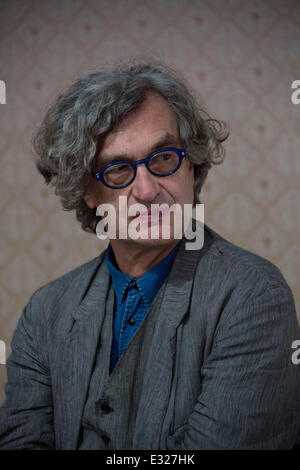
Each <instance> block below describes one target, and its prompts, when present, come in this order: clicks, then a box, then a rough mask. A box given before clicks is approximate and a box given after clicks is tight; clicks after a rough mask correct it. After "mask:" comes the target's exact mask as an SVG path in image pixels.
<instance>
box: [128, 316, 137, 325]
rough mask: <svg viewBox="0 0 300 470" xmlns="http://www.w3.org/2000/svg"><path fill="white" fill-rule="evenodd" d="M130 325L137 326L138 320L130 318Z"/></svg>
mask: <svg viewBox="0 0 300 470" xmlns="http://www.w3.org/2000/svg"><path fill="white" fill-rule="evenodd" d="M128 323H129V325H131V326H133V325H135V324H136V319H135V318H133V317H131V318H129V320H128Z"/></svg>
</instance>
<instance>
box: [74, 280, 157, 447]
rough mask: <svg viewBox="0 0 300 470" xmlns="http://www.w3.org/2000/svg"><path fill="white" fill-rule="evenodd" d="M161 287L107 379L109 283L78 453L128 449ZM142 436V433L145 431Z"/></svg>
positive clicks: (111, 298)
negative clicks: (81, 451)
mask: <svg viewBox="0 0 300 470" xmlns="http://www.w3.org/2000/svg"><path fill="white" fill-rule="evenodd" d="M163 291H164V286H163V287H162V288H161V289H160V291H159V293H158V294H157V296H156V299H155V301H154V303H153V304H152V307H151V308H150V309H149V311H148V313H147V315H146V317H145V319H144V321H143V322H142V324H141V325H140V327H139V329H138V330H137V332H136V334H135V335H134V337H133V338H132V340H131V341H130V343H129V344H128V346H127V348H126V349H125V351H124V353H123V355H122V356H121V358H120V360H119V361H118V363H117V364H116V366H115V368H114V370H113V372H112V373H111V375H109V364H110V354H111V343H112V329H113V328H112V325H113V307H114V290H113V285H112V283H110V286H109V293H108V298H107V302H106V313H105V318H104V322H103V326H102V329H101V332H100V339H99V346H100V345H101V347H99V349H98V353H97V357H96V363H95V366H94V370H93V373H92V376H91V381H90V385H89V391H88V397H87V401H86V404H85V407H84V412H83V419H82V427H81V432H80V439H79V449H85V450H87V449H90V450H92V449H94V450H104V449H132V448H133V430H134V429H135V425H134V424H135V420H136V415H137V413H138V409H139V402H140V398H141V393H142V389H143V377H144V373H143V372H144V370H145V368H146V364H147V358H148V353H149V347H146V345H148V346H149V345H150V344H151V341H149V339H150V338H151V336H152V335H153V332H154V326H155V323H156V316H157V313H158V312H159V308H153V307H156V306H158V307H159V304H160V303H161V300H162V297H163ZM145 432H146V430H145Z"/></svg>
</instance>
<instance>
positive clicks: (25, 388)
mask: <svg viewBox="0 0 300 470" xmlns="http://www.w3.org/2000/svg"><path fill="white" fill-rule="evenodd" d="M35 310H37V308H34V307H33V301H32V299H31V301H30V302H29V303H28V305H27V306H26V308H25V309H24V311H23V313H22V316H21V317H20V319H19V322H18V325H17V328H16V330H15V332H14V335H13V339H12V343H11V348H12V353H11V354H10V356H9V358H8V361H7V377H8V380H7V385H6V390H5V391H6V400H5V402H4V404H3V406H2V408H1V409H0V449H14V450H21V449H22V450H23V449H53V448H54V432H53V408H52V395H51V382H50V374H49V369H48V366H47V360H46V358H45V357H44V356H43V348H42V346H41V345H42V343H43V336H42V329H41V328H40V326H39V323H40V322H41V319H40V317H41V315H40V312H36V311H35ZM34 317H35V319H34ZM37 320H39V321H37Z"/></svg>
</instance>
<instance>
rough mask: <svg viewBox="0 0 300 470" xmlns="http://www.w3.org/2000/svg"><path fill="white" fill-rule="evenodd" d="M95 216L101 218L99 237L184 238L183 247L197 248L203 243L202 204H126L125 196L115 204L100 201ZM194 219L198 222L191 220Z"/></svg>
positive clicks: (98, 227)
mask: <svg viewBox="0 0 300 470" xmlns="http://www.w3.org/2000/svg"><path fill="white" fill-rule="evenodd" d="M96 215H97V216H99V217H101V219H100V221H99V222H98V224H97V226H96V234H97V237H98V238H99V239H100V240H106V239H110V240H113V239H119V240H126V239H129V240H173V239H181V238H182V237H183V235H184V236H185V239H186V240H189V242H187V241H186V244H185V248H186V250H199V249H200V248H202V246H203V242H204V204H196V205H194V206H193V205H192V204H183V205H181V204H178V203H174V204H172V205H168V204H167V203H162V204H151V206H148V207H147V206H145V205H144V204H133V205H131V206H129V207H128V201H127V197H126V196H120V197H119V199H118V204H117V205H113V204H100V205H99V206H98V207H97V211H96ZM193 219H195V220H196V221H198V223H197V222H195V221H194V222H193Z"/></svg>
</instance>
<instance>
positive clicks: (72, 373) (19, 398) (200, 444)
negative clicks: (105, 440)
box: [0, 226, 300, 450]
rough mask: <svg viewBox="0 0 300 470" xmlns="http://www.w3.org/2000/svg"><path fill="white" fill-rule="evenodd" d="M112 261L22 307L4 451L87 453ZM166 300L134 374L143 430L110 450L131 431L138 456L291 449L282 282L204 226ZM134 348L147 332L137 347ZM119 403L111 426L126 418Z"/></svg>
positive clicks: (291, 370) (58, 283)
mask: <svg viewBox="0 0 300 470" xmlns="http://www.w3.org/2000/svg"><path fill="white" fill-rule="evenodd" d="M103 258H104V257H103V254H102V255H100V256H99V257H97V258H96V259H94V260H92V261H90V262H89V263H86V264H84V265H82V266H80V267H78V268H77V269H75V270H73V271H72V272H70V273H68V274H66V275H64V276H62V277H60V278H59V279H57V280H55V281H53V282H51V283H49V284H47V285H46V286H44V287H42V288H40V289H39V290H38V291H36V292H35V293H34V294H33V296H32V297H31V299H30V301H29V303H28V305H27V306H26V307H25V309H24V311H23V314H22V315H21V317H20V320H19V323H18V326H17V328H16V331H15V333H14V336H13V341H12V353H11V355H10V357H9V359H8V361H7V373H8V383H7V385H6V401H5V403H4V405H3V406H2V408H1V410H0V448H2V449H77V448H78V447H79V439H80V429H81V425H82V416H83V410H84V407H85V403H86V400H87V394H88V388H89V383H90V380H91V375H92V371H93V368H94V365H95V361H96V357H97V355H98V354H99V351H100V352H101V348H102V341H104V343H105V338H104V340H103V338H102V340H101V342H99V337H100V336H101V329H102V327H103V323H104V319H105V315H106V304H107V301H108V297H109V295H108V292H109V291H110V290H111V279H110V276H109V272H108V270H107V267H106V264H105V262H103ZM158 296H160V301H159V302H154V305H153V308H152V309H151V311H150V312H149V314H148V316H149V317H150V318H151V315H152V316H153V315H154V317H153V318H155V322H152V330H151V334H148V335H147V334H146V335H145V337H144V340H143V342H141V346H140V348H139V354H140V357H141V358H142V360H143V367H142V368H141V367H139V366H138V365H137V366H136V369H135V372H134V373H135V375H136V381H137V383H139V384H140V385H139V388H140V395H139V399H138V402H136V403H135V402H134V401H133V403H132V404H131V406H132V412H133V413H134V416H135V419H134V420H133V421H132V422H131V424H130V426H131V429H130V430H128V429H127V427H126V426H127V425H126V423H125V422H124V423H123V422H122V419H120V422H119V425H118V428H119V431H118V435H117V436H116V438H115V440H114V442H113V443H112V444H111V447H110V446H109V444H108V448H122V442H123V441H122V436H124V435H125V434H126V433H128V432H129V431H130V433H131V435H132V440H131V444H130V445H131V448H132V449H173V450H181V449H290V448H292V447H293V445H294V442H295V439H296V434H297V429H298V428H299V427H300V412H299V410H300V406H299V390H300V387H299V368H300V365H299V366H297V365H295V364H293V362H292V360H291V357H292V353H293V349H292V348H291V345H292V342H293V341H294V340H296V339H300V331H299V326H298V323H297V319H296V312H295V307H294V301H293V297H292V294H291V291H290V288H289V287H288V285H287V284H286V282H285V280H284V279H283V277H282V275H281V273H280V272H279V270H278V269H277V268H276V267H275V266H274V265H273V264H271V263H270V262H269V261H267V260H265V259H263V258H261V257H259V256H257V255H254V254H252V253H250V252H248V251H246V250H243V249H241V248H239V247H237V246H234V245H233V244H231V243H229V242H228V241H226V240H225V239H223V238H222V237H220V236H219V235H218V234H216V233H215V232H214V231H212V230H211V229H210V228H208V227H207V226H206V227H205V239H204V246H203V248H202V249H201V250H199V251H192V250H191V251H186V250H185V249H184V243H182V244H181V248H180V250H179V252H178V254H177V256H176V259H175V261H174V264H173V266H172V269H171V272H170V274H169V276H168V278H167V280H166V282H165V284H164V286H163V287H162V289H161V290H160V292H159V293H158ZM146 318H147V317H146ZM147 321H148V320H147ZM150 324H151V323H150ZM147 328H148V326H147V327H146V328H144V330H145V331H147ZM149 328H150V327H149ZM137 338H138V332H137V334H136V336H135V337H134V338H133V339H132V341H131V343H132V344H133V345H134V342H135V341H137ZM131 343H130V344H129V346H128V351H126V354H125V356H124V357H122V358H121V359H120V363H121V364H122V366H121V365H120V366H119V370H120V371H121V372H122V373H123V374H124V371H126V360H127V359H128V358H129V357H130V354H136V349H135V348H134V346H131ZM106 349H107V350H109V348H108V347H107V345H106ZM145 351H147V357H145V354H146V353H145ZM137 364H138V362H137ZM107 366H108V361H106V362H104V363H103V367H107ZM117 367H118V366H117ZM117 367H116V370H118V368H117ZM117 373H118V372H116V374H117ZM123 377H124V375H123ZM107 380H110V378H109V377H108V379H107ZM121 385H122V384H121ZM118 396H119V401H118V403H117V404H116V407H115V410H114V413H115V417H114V420H116V419H117V418H116V417H118V410H122V393H119V395H118ZM112 415H113V414H112ZM120 416H121V415H120ZM115 422H118V420H117V421H115Z"/></svg>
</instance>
